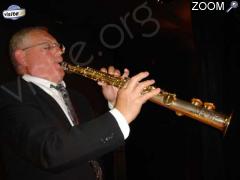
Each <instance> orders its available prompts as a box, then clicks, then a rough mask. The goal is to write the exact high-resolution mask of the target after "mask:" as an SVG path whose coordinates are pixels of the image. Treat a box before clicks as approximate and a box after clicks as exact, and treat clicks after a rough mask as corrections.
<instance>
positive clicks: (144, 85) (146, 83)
mask: <svg viewBox="0 0 240 180" xmlns="http://www.w3.org/2000/svg"><path fill="white" fill-rule="evenodd" d="M154 83H155V81H154V80H153V79H152V80H147V81H143V82H140V83H139V84H138V85H137V86H136V89H135V90H136V93H138V94H142V93H143V91H144V89H145V88H147V87H148V86H151V85H152V84H154Z"/></svg>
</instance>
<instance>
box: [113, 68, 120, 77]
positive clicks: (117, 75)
mask: <svg viewBox="0 0 240 180" xmlns="http://www.w3.org/2000/svg"><path fill="white" fill-rule="evenodd" d="M120 75H121V73H120V71H119V70H118V69H115V71H114V76H115V77H119V76H120Z"/></svg>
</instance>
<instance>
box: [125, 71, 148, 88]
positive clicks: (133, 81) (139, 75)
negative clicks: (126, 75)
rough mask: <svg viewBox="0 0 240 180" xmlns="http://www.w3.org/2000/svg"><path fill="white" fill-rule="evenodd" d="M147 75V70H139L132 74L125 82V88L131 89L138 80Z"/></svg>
mask: <svg viewBox="0 0 240 180" xmlns="http://www.w3.org/2000/svg"><path fill="white" fill-rule="evenodd" d="M148 75H149V73H148V72H141V73H139V74H137V75H135V76H133V77H132V78H131V79H130V80H129V81H128V84H127V87H126V88H129V89H131V90H133V89H134V88H135V87H136V86H137V85H138V83H139V81H141V80H142V79H144V78H146V77H147V76H148Z"/></svg>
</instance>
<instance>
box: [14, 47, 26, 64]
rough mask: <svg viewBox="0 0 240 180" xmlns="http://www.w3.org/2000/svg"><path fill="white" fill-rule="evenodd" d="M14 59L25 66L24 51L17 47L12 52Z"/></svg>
mask: <svg viewBox="0 0 240 180" xmlns="http://www.w3.org/2000/svg"><path fill="white" fill-rule="evenodd" d="M14 59H15V60H16V63H17V64H19V65H22V66H26V61H25V52H24V51H23V50H21V49H17V50H16V51H15V53H14Z"/></svg>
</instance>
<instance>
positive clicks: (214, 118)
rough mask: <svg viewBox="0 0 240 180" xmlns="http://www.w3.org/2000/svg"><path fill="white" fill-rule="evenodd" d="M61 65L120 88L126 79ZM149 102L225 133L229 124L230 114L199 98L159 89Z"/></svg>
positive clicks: (148, 88) (148, 89)
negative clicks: (180, 96)
mask: <svg viewBox="0 0 240 180" xmlns="http://www.w3.org/2000/svg"><path fill="white" fill-rule="evenodd" d="M61 65H62V67H63V69H64V70H65V72H67V73H74V74H79V75H82V76H84V77H87V78H89V79H92V80H94V81H103V82H105V83H107V84H109V85H112V86H115V87H117V88H122V87H123V86H124V84H125V83H126V82H127V80H128V79H123V78H121V77H115V76H112V75H110V74H108V73H105V72H101V71H97V70H95V69H92V68H90V67H80V66H74V65H70V64H68V63H66V62H62V64H61ZM154 88H155V87H154V86H149V87H147V88H145V89H144V92H143V93H145V92H148V91H151V90H152V89H154ZM150 101H151V102H153V103H155V104H158V105H160V106H163V107H165V108H167V109H170V110H173V111H175V112H176V114H177V115H178V116H183V115H184V116H187V117H190V118H192V119H195V120H197V121H200V122H202V123H204V124H207V125H209V126H212V127H214V128H216V129H218V130H220V131H221V132H223V134H224V135H225V134H226V132H227V128H228V126H229V124H230V121H231V117H232V115H230V116H228V115H225V114H223V113H220V112H216V111H215V106H214V104H212V103H204V105H203V103H202V102H201V100H199V99H196V98H193V99H192V102H188V101H184V100H181V99H178V98H177V97H176V94H172V93H169V92H166V91H163V90H161V92H160V93H159V94H158V95H156V96H154V97H152V98H151V99H150Z"/></svg>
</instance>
